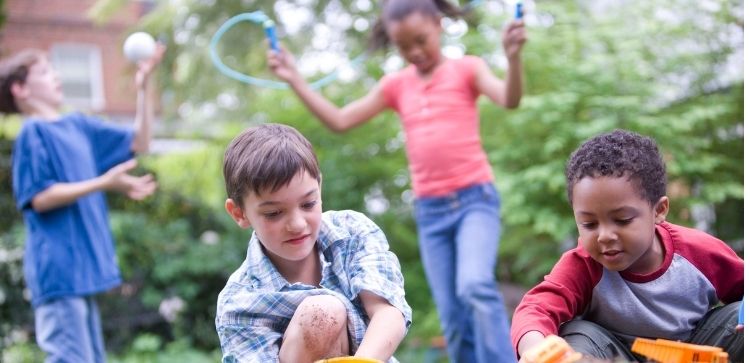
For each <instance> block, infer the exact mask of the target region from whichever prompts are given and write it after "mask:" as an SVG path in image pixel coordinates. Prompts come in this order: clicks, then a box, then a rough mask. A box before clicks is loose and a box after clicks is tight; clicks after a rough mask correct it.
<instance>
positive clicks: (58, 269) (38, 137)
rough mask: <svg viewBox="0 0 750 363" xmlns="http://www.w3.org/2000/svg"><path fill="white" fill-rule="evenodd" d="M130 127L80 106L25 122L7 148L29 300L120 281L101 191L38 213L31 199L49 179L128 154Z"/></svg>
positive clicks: (89, 173) (77, 175) (65, 178)
mask: <svg viewBox="0 0 750 363" xmlns="http://www.w3.org/2000/svg"><path fill="white" fill-rule="evenodd" d="M133 135H134V133H133V130H132V128H125V127H121V126H117V125H114V124H111V123H105V122H102V121H101V120H99V119H97V118H94V117H91V116H86V115H83V114H80V113H73V114H68V115H64V116H63V117H62V118H61V119H60V120H58V121H55V122H49V121H44V120H36V119H28V120H26V121H25V122H24V124H23V126H22V128H21V132H20V133H19V134H18V137H17V138H16V141H15V145H14V148H13V194H14V197H15V199H16V207H17V208H18V209H19V210H20V211H21V212H22V213H23V218H24V222H25V224H26V236H27V237H26V250H25V254H24V277H25V279H26V284H27V286H28V287H29V289H30V290H31V303H32V305H33V306H35V307H36V306H38V305H39V304H41V303H44V302H46V301H48V300H50V299H52V298H56V297H62V296H82V295H90V294H94V293H97V292H101V291H105V290H108V289H111V288H113V287H115V286H117V285H119V284H120V282H121V280H120V271H119V268H118V267H117V261H116V256H115V250H114V242H113V239H112V232H111V231H110V227H109V219H108V215H107V214H108V213H107V204H106V199H105V195H104V192H94V193H90V194H87V195H85V196H83V197H81V198H79V199H78V200H76V201H75V202H74V203H72V204H70V205H66V206H63V207H59V208H56V209H53V210H50V211H47V212H41V213H39V212H36V211H34V210H33V209H32V208H31V200H32V199H33V198H34V196H35V195H37V194H38V193H39V192H41V191H43V190H45V189H47V188H48V187H50V186H51V185H52V184H55V183H71V182H80V181H84V180H88V179H92V178H95V177H97V176H99V175H101V174H103V173H104V172H106V171H107V170H109V169H110V168H111V167H113V166H115V165H117V164H118V163H121V162H124V161H126V160H128V159H130V158H131V157H132V156H133V153H132V151H131V150H130V147H131V143H132V140H133Z"/></svg>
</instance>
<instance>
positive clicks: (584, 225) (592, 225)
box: [578, 222, 596, 230]
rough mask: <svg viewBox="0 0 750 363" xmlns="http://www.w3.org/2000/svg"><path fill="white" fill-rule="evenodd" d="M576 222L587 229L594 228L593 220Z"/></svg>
mask: <svg viewBox="0 0 750 363" xmlns="http://www.w3.org/2000/svg"><path fill="white" fill-rule="evenodd" d="M578 224H579V225H580V226H581V227H583V228H585V229H589V230H591V229H594V228H596V223H595V222H581V223H578Z"/></svg>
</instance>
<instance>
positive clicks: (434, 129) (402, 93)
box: [380, 56, 493, 197]
mask: <svg viewBox="0 0 750 363" xmlns="http://www.w3.org/2000/svg"><path fill="white" fill-rule="evenodd" d="M479 62H482V60H481V59H480V58H478V57H475V56H465V57H463V58H461V59H445V60H444V61H443V63H441V64H440V65H439V66H438V68H436V69H435V70H434V71H433V74H432V78H431V79H430V80H423V79H421V78H420V77H419V74H418V73H417V70H416V67H414V66H413V65H410V66H408V67H406V68H404V69H402V70H401V71H399V72H396V73H394V74H389V75H386V76H385V77H383V78H382V79H381V81H380V86H381V90H382V95H383V98H384V99H385V102H386V104H387V105H388V106H389V107H391V108H393V109H394V110H395V111H396V112H397V113H398V115H399V116H400V118H401V122H402V124H403V126H404V130H405V132H406V156H407V158H408V159H409V172H410V174H411V181H412V187H413V189H414V193H415V194H416V196H417V197H427V196H441V195H446V194H449V193H452V192H454V191H456V190H458V189H461V188H463V187H467V186H471V185H475V184H480V183H485V182H490V181H492V180H493V175H492V168H491V167H490V164H489V162H488V161H487V155H486V154H485V152H484V150H483V149H482V144H481V140H480V138H479V115H478V112H477V105H476V101H477V97H479V91H478V90H477V89H476V88H475V86H474V75H475V73H476V69H477V66H478V64H479Z"/></svg>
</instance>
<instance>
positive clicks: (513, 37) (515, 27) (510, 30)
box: [503, 19, 526, 58]
mask: <svg viewBox="0 0 750 363" xmlns="http://www.w3.org/2000/svg"><path fill="white" fill-rule="evenodd" d="M524 43H526V27H525V26H524V22H523V20H520V19H518V20H514V21H513V22H511V23H510V24H509V25H508V26H507V27H506V28H505V30H504V31H503V48H504V49H505V55H506V56H507V57H508V58H513V57H518V56H519V54H520V53H521V48H522V47H523V44H524Z"/></svg>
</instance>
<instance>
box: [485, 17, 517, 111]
mask: <svg viewBox="0 0 750 363" xmlns="http://www.w3.org/2000/svg"><path fill="white" fill-rule="evenodd" d="M525 42H526V29H525V28H524V24H523V21H521V20H516V21H514V22H512V23H511V24H510V25H509V26H508V27H507V28H505V31H504V34H503V47H504V48H505V54H506V55H507V57H508V72H507V78H506V80H505V81H503V80H501V79H499V78H497V76H495V74H494V73H492V70H490V68H489V67H488V66H487V64H485V63H484V62H481V63H480V66H479V68H478V69H477V72H476V75H475V79H474V82H475V84H476V86H477V89H478V90H479V92H480V93H482V94H484V95H486V96H487V97H489V98H490V99H491V100H492V102H494V103H495V104H497V105H500V106H503V107H505V108H516V107H518V104H519V103H520V102H521V95H522V94H523V76H522V75H523V67H522V64H521V48H522V47H523V44H524V43H525Z"/></svg>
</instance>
